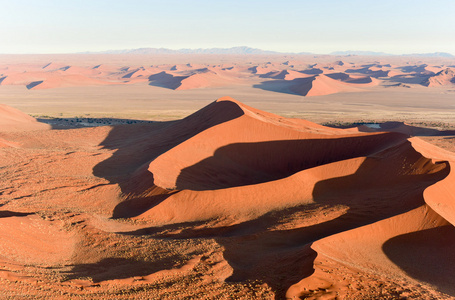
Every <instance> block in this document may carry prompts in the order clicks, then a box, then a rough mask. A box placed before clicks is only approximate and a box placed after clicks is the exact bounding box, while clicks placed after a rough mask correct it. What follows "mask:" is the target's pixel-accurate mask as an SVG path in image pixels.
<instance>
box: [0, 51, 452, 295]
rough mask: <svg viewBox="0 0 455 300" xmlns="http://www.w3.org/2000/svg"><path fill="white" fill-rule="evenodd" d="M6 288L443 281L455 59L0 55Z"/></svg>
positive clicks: (256, 287)
mask: <svg viewBox="0 0 455 300" xmlns="http://www.w3.org/2000/svg"><path fill="white" fill-rule="evenodd" d="M0 103H1V104H0V174H1V175H0V176H1V177H0V178H1V184H0V281H1V285H0V296H1V297H2V298H5V299H10V298H11V299H30V298H32V299H453V298H455V268H454V266H455V229H454V227H453V225H454V224H455V191H454V189H455V175H454V174H453V172H452V171H451V168H452V167H454V166H455V153H454V151H455V144H454V142H455V137H454V135H455V118H454V112H455V59H453V58H445V57H409V56H383V57H369V56H331V55H319V56H315V55H224V56H222V55H140V54H129V55H126V54H125V55H122V54H105V55H101V54H75V55H0Z"/></svg>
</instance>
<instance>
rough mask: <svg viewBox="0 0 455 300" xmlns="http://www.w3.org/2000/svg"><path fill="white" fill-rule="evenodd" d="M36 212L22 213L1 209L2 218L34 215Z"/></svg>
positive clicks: (0, 215) (0, 216)
mask: <svg viewBox="0 0 455 300" xmlns="http://www.w3.org/2000/svg"><path fill="white" fill-rule="evenodd" d="M33 214H34V213H21V212H15V211H10V210H0V218H9V217H25V216H29V215H33Z"/></svg>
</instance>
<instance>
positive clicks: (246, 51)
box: [86, 46, 311, 55]
mask: <svg viewBox="0 0 455 300" xmlns="http://www.w3.org/2000/svg"><path fill="white" fill-rule="evenodd" d="M86 53H102V54H240V55H242V54H311V53H306V52H302V53H284V52H276V51H269V50H262V49H258V48H250V47H246V46H240V47H232V48H205V49H204V48H198V49H189V48H184V49H179V50H173V49H168V48H138V49H124V50H108V51H102V52H86Z"/></svg>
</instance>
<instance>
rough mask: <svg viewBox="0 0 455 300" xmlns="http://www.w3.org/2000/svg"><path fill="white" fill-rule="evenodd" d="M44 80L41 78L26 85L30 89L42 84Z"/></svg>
mask: <svg viewBox="0 0 455 300" xmlns="http://www.w3.org/2000/svg"><path fill="white" fill-rule="evenodd" d="M43 82H44V80H39V81H33V82H30V83H29V84H27V85H26V86H25V87H26V88H27V89H28V90H31V89H33V88H34V87H36V86H38V85H40V84H41V83H43Z"/></svg>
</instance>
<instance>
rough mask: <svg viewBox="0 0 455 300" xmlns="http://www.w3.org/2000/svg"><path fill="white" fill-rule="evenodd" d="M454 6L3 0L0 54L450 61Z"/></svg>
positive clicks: (414, 1) (433, 1)
mask: <svg viewBox="0 0 455 300" xmlns="http://www.w3.org/2000/svg"><path fill="white" fill-rule="evenodd" d="M454 19H455V0H425V1H423V0H386V1H380V0H325V1H324V0H314V1H306V0H281V1H278V0H273V1H269V0H242V1H237V0H230V1H221V0H181V1H176V0H161V1H155V0H148V1H146V0H133V1H127V0H121V1H118V0H37V1H35V0H28V1H27V0H0V53H67V52H82V51H101V50H109V49H132V48H142V47H153V48H159V47H164V48H171V49H179V48H211V47H233V46H249V47H254V48H261V49H265V50H275V51H283V52H304V51H305V52H313V53H329V52H332V51H337V50H370V51H382V52H389V53H394V54H402V53H416V52H436V51H438V52H449V53H452V54H455V26H454Z"/></svg>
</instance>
